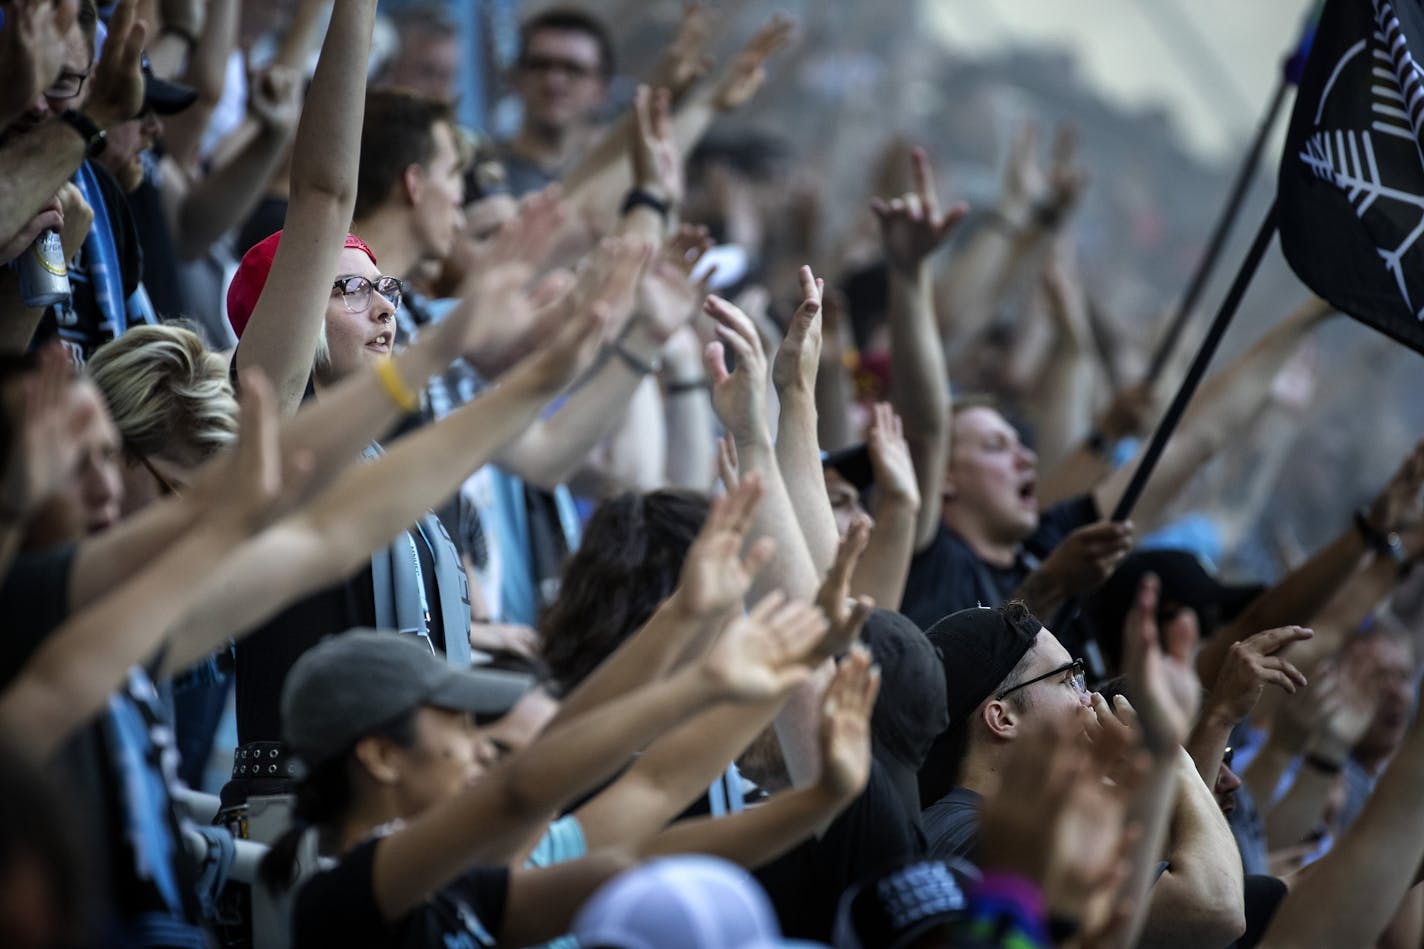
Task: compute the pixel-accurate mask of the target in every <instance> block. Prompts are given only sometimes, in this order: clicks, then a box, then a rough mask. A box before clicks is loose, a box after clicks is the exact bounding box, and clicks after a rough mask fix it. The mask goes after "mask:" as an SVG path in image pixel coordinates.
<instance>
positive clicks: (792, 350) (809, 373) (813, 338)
mask: <svg viewBox="0 0 1424 949" xmlns="http://www.w3.org/2000/svg"><path fill="white" fill-rule="evenodd" d="M797 278H798V279H799V280H800V282H801V304H800V305H799V306H798V307H797V308H796V312H795V313H793V314H792V316H791V323H790V325H789V326H787V329H786V335H785V336H784V337H783V338H782V340H781V345H780V346H778V347H777V348H776V358H775V359H774V360H773V361H772V364H771V381H772V383H773V384H775V386H776V391H777V392H785V391H786V390H788V389H793V388H794V389H797V390H798V391H801V392H804V393H808V394H810V393H814V392H815V389H816V369H817V367H818V365H819V364H820V359H821V292H822V290H823V289H824V287H825V281H823V280H822V279H821V278H820V277H817V276H816V275H815V274H814V273H812V272H811V268H810V267H802V268H801V270H800V271H799V272H798V273H797Z"/></svg>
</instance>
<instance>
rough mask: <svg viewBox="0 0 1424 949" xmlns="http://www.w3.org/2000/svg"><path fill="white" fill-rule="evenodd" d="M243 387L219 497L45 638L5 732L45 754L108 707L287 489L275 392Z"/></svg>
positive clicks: (1, 702) (2, 707)
mask: <svg viewBox="0 0 1424 949" xmlns="http://www.w3.org/2000/svg"><path fill="white" fill-rule="evenodd" d="M245 382H246V383H247V384H246V385H244V387H243V396H242V398H243V402H242V405H243V411H242V419H241V431H240V433H239V443H238V449H237V452H236V454H235V455H234V456H232V457H231V458H229V459H226V463H225V464H224V466H223V472H222V474H223V477H222V479H221V487H222V488H224V489H225V490H223V491H222V492H221V494H220V496H219V497H218V499H217V503H214V504H210V505H207V506H206V507H205V510H204V515H203V517H201V518H200V519H199V520H198V522H197V523H196V524H195V525H194V529H193V530H190V531H187V532H186V533H185V534H184V535H183V536H182V537H181V538H180V539H178V540H177V542H176V543H173V544H172V545H170V546H169V547H168V548H167V549H166V550H165V551H164V552H163V553H162V554H161V555H160V556H157V557H155V558H154V559H152V560H150V561H148V562H147V565H146V566H145V567H144V568H143V569H142V570H140V571H139V572H138V573H136V574H135V575H134V576H133V578H132V579H130V580H129V581H128V582H127V583H125V584H124V585H123V586H122V587H119V588H118V589H116V590H115V591H114V592H112V593H110V594H108V595H107V596H105V597H103V598H102V599H99V600H97V601H96V602H94V603H93V604H91V605H89V606H88V607H87V608H85V609H83V610H81V611H79V612H78V613H76V614H74V615H73V616H72V617H71V618H70V619H69V620H68V621H66V622H65V623H64V625H62V626H61V627H60V628H59V629H58V630H57V631H56V632H55V633H54V635H52V636H50V637H49V638H47V639H46V640H45V642H44V643H43V644H42V645H41V646H40V648H39V649H38V650H37V651H36V653H35V654H34V656H33V657H31V659H30V661H29V662H28V663H26V665H25V667H24V668H23V669H22V670H21V672H20V674H19V676H18V677H17V678H16V679H15V680H14V681H13V682H12V683H11V684H10V686H9V687H8V688H7V689H6V690H5V692H4V693H3V695H0V728H3V729H4V731H5V733H6V734H8V735H10V736H12V738H14V739H15V740H17V741H22V742H23V743H24V745H25V747H26V749H27V750H28V751H29V752H30V753H31V754H33V755H34V756H35V758H36V759H37V760H45V759H47V758H48V757H49V756H50V755H51V754H52V753H53V752H54V751H55V749H57V748H58V747H59V746H60V744H62V743H63V742H64V741H65V739H66V738H67V737H68V736H69V735H70V734H72V733H73V732H74V730H75V729H77V728H79V727H80V726H81V725H83V724H84V722H86V721H88V720H89V719H90V718H92V717H93V716H94V715H95V714H96V713H98V711H99V710H100V709H101V708H102V707H103V703H104V700H105V698H106V697H107V696H108V695H109V693H110V692H112V691H113V690H114V688H115V687H116V686H117V685H118V683H119V682H120V681H121V680H122V679H123V676H124V673H125V671H126V670H127V669H129V668H130V667H131V666H133V665H134V664H135V663H138V662H142V661H144V660H145V659H148V658H150V656H151V655H152V653H153V651H154V650H155V649H157V648H158V646H159V644H160V643H161V641H162V636H161V631H162V630H164V629H166V628H167V627H168V625H169V624H170V623H171V622H173V621H174V620H175V619H177V618H178V617H179V616H181V615H182V614H183V612H184V611H185V610H187V609H188V608H189V607H191V606H192V604H193V603H194V602H196V601H197V600H198V598H199V597H200V596H201V595H202V590H203V583H202V581H203V579H204V578H205V577H207V576H209V575H211V574H213V573H215V572H217V571H218V570H219V569H220V567H221V565H222V564H223V563H224V562H225V561H226V560H227V559H228V558H229V557H230V556H231V555H232V553H233V550H234V548H236V547H237V546H238V545H239V544H240V543H241V542H242V541H243V540H244V539H245V538H246V537H248V536H249V535H250V534H251V533H252V531H253V530H255V529H256V528H257V527H258V526H259V525H260V523H261V522H262V519H263V518H264V517H265V516H266V515H267V513H268V512H269V511H270V509H271V508H272V506H273V504H274V503H275V502H276V501H277V498H278V496H279V494H280V492H281V485H282V474H281V468H282V465H281V458H280V453H279V450H278V447H277V422H276V415H275V412H274V410H273V400H272V395H271V390H270V389H269V388H268V387H267V386H266V384H265V383H264V382H263V380H261V379H260V378H259V377H255V376H254V377H249V378H248V379H246V380H245Z"/></svg>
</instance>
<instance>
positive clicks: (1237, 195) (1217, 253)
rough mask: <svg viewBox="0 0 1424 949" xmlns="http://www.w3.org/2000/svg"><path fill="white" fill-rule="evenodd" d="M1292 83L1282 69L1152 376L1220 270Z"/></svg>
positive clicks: (1157, 354)
mask: <svg viewBox="0 0 1424 949" xmlns="http://www.w3.org/2000/svg"><path fill="white" fill-rule="evenodd" d="M1291 85H1292V83H1291V81H1290V79H1289V77H1288V75H1287V71H1286V70H1285V69H1282V70H1281V72H1280V75H1279V76H1278V77H1277V79H1276V88H1275V91H1274V92H1272V93H1271V101H1270V104H1269V105H1268V106H1266V112H1265V114H1264V115H1263V116H1261V121H1260V123H1259V124H1258V125H1257V127H1256V137H1255V138H1254V139H1252V141H1251V147H1250V148H1249V149H1247V151H1246V157H1245V159H1244V160H1243V161H1242V162H1241V167H1240V168H1238V169H1237V171H1236V179H1235V180H1234V181H1233V182H1232V184H1231V192H1230V194H1229V195H1228V196H1227V198H1226V204H1225V205H1224V206H1223V207H1222V209H1221V214H1220V215H1219V216H1218V217H1217V219H1216V224H1215V225H1214V226H1213V227H1212V231H1211V236H1210V237H1209V238H1208V239H1207V242H1206V250H1205V251H1203V253H1202V256H1201V259H1200V260H1199V261H1197V267H1196V270H1195V271H1193V272H1192V278H1191V280H1190V281H1188V283H1187V289H1186V291H1185V292H1183V293H1182V297H1181V300H1180V301H1179V302H1178V303H1177V308H1176V310H1175V311H1173V313H1172V319H1171V322H1170V323H1169V324H1168V327H1167V334H1166V335H1165V336H1164V337H1162V342H1161V343H1160V344H1159V345H1158V347H1157V351H1156V352H1155V353H1153V354H1152V362H1151V363H1150V365H1149V368H1148V370H1147V378H1148V379H1158V378H1161V375H1162V371H1163V370H1164V369H1165V368H1166V367H1167V360H1168V359H1170V358H1171V356H1172V351H1173V350H1175V349H1176V348H1177V344H1178V343H1179V342H1181V339H1182V333H1183V332H1184V331H1185V330H1186V328H1187V321H1188V320H1190V319H1191V316H1192V311H1193V310H1195V309H1196V306H1197V301H1198V300H1199V299H1201V295H1202V291H1203V290H1205V289H1206V285H1207V281H1208V280H1210V279H1211V274H1212V271H1214V270H1215V269H1216V263H1217V261H1218V260H1219V259H1220V258H1221V252H1222V250H1223V249H1225V247H1226V242H1227V238H1229V237H1230V236H1231V230H1232V228H1233V227H1235V226H1236V218H1237V217H1238V216H1239V215H1240V213H1241V208H1242V205H1244V204H1245V203H1246V192H1247V191H1248V190H1249V189H1250V187H1251V182H1252V181H1253V180H1254V179H1255V177H1256V167H1257V166H1258V165H1259V164H1260V163H1261V153H1262V152H1264V151H1265V150H1266V140H1267V139H1269V138H1270V137H1271V129H1272V128H1273V127H1274V126H1275V124H1276V117H1277V116H1278V115H1280V113H1281V107H1282V106H1284V105H1285V102H1286V91H1287V89H1289V88H1290V86H1291Z"/></svg>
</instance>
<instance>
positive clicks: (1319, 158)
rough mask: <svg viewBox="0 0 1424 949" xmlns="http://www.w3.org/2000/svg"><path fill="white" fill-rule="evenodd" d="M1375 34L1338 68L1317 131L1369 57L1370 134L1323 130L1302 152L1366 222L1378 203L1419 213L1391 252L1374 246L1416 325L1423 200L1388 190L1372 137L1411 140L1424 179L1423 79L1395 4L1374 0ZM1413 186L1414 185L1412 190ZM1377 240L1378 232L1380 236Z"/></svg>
mask: <svg viewBox="0 0 1424 949" xmlns="http://www.w3.org/2000/svg"><path fill="white" fill-rule="evenodd" d="M1373 2H1374V11H1375V30H1374V35H1373V42H1370V43H1369V44H1368V50H1367V49H1366V47H1367V43H1366V41H1365V40H1360V41H1359V42H1358V43H1356V44H1355V45H1353V46H1351V47H1350V48H1349V49H1347V50H1346V51H1345V52H1344V53H1343V54H1342V55H1341V56H1340V59H1339V60H1338V61H1337V62H1336V63H1335V68H1334V69H1332V70H1331V72H1330V78H1329V80H1328V81H1327V82H1326V83H1325V88H1324V89H1322V90H1321V93H1320V102H1319V104H1318V106H1317V108H1316V112H1315V124H1316V126H1317V127H1318V126H1319V125H1320V119H1321V115H1322V114H1323V112H1324V110H1325V102H1326V100H1327V99H1329V98H1330V92H1331V90H1332V89H1334V87H1335V82H1336V80H1338V79H1339V78H1340V76H1341V74H1342V73H1343V72H1344V71H1345V68H1346V67H1347V66H1348V65H1349V64H1350V63H1351V61H1352V60H1354V59H1355V58H1356V57H1358V56H1360V55H1362V54H1365V53H1366V52H1367V51H1368V54H1369V57H1370V63H1369V67H1370V79H1371V82H1370V113H1371V116H1372V119H1371V122H1370V128H1368V129H1359V130H1357V129H1343V130H1342V129H1334V130H1330V129H1319V130H1318V131H1316V132H1315V133H1314V134H1313V135H1311V136H1310V137H1309V138H1308V139H1306V141H1305V150H1304V151H1302V152H1299V153H1298V157H1299V158H1300V160H1301V161H1303V162H1304V163H1305V164H1306V166H1307V167H1309V169H1310V171H1311V172H1312V173H1313V174H1314V175H1315V176H1316V177H1318V178H1322V179H1324V180H1326V181H1330V182H1333V183H1334V184H1335V186H1336V187H1338V188H1339V189H1340V190H1342V191H1344V192H1345V194H1346V196H1347V197H1348V199H1349V201H1350V204H1351V205H1352V206H1353V207H1354V209H1355V215H1356V217H1358V218H1360V219H1361V220H1362V221H1363V220H1365V215H1366V214H1368V213H1369V212H1370V211H1371V209H1373V208H1375V206H1376V204H1377V203H1384V202H1392V203H1394V204H1397V205H1404V206H1406V207H1409V208H1413V209H1414V210H1415V213H1416V214H1417V220H1416V221H1415V223H1414V226H1413V227H1412V228H1411V229H1410V230H1409V231H1408V232H1407V233H1406V234H1405V235H1404V237H1403V239H1401V240H1400V241H1399V243H1398V244H1397V245H1396V246H1395V247H1393V248H1389V249H1386V248H1384V247H1378V246H1377V247H1376V248H1375V249H1376V251H1378V253H1379V255H1380V258H1381V260H1383V262H1384V265H1385V269H1386V270H1388V271H1389V273H1390V274H1391V275H1392V276H1393V277H1394V280H1395V283H1396V285H1397V286H1398V287H1399V294H1400V296H1401V297H1402V298H1403V299H1404V305H1405V306H1406V307H1408V308H1409V312H1411V313H1413V314H1414V317H1415V319H1418V320H1424V309H1421V308H1417V307H1415V305H1414V303H1413V301H1412V300H1410V297H1409V287H1408V285H1407V284H1406V283H1405V279H1404V265H1403V259H1404V255H1405V254H1407V253H1408V252H1409V251H1410V250H1411V249H1413V247H1414V246H1415V245H1416V244H1417V243H1418V242H1419V240H1420V238H1421V237H1424V195H1419V194H1415V193H1414V192H1413V191H1410V190H1408V188H1401V187H1394V186H1391V185H1389V184H1387V183H1386V182H1385V181H1384V179H1383V178H1382V176H1381V174H1380V168H1379V162H1378V160H1377V158H1376V153H1375V139H1374V137H1373V136H1372V134H1371V133H1377V134H1380V135H1386V136H1390V137H1393V138H1400V139H1405V140H1407V141H1409V142H1410V144H1411V145H1412V146H1413V148H1414V153H1415V156H1416V157H1417V159H1418V162H1419V166H1418V168H1417V169H1416V171H1415V175H1416V176H1419V177H1424V148H1421V146H1420V142H1421V141H1424V136H1421V134H1420V129H1421V123H1424V75H1422V74H1421V73H1420V70H1419V66H1418V65H1416V64H1415V62H1414V57H1413V56H1411V55H1410V53H1409V47H1408V46H1407V45H1406V44H1405V41H1404V31H1403V30H1402V29H1400V26H1399V19H1398V18H1397V17H1396V16H1395V13H1394V7H1393V5H1392V4H1391V3H1390V0H1373ZM1410 184H1411V185H1412V184H1413V183H1412V182H1411V183H1410ZM1375 231H1376V233H1377V232H1378V229H1375Z"/></svg>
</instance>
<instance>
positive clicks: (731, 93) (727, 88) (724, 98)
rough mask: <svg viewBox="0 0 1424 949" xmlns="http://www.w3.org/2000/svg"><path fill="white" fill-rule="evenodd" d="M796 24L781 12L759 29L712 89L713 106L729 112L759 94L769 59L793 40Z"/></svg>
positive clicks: (764, 79)
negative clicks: (792, 35)
mask: <svg viewBox="0 0 1424 949" xmlns="http://www.w3.org/2000/svg"><path fill="white" fill-rule="evenodd" d="M795 26H796V24H795V22H794V21H793V20H791V19H790V18H789V17H785V16H782V15H781V14H779V13H778V14H777V15H776V16H774V17H772V18H771V20H770V21H769V22H768V23H767V24H766V25H765V26H763V27H762V28H761V29H759V30H757V32H756V34H755V35H754V36H752V38H751V39H750V40H748V41H747V45H746V46H743V47H742V50H741V52H739V53H737V55H736V57H735V58H734V59H733V60H732V62H731V64H730V65H729V66H728V67H727V69H726V71H725V72H724V73H723V75H722V76H721V77H719V78H718V80H717V85H716V88H715V89H714V90H713V93H712V105H713V107H714V108H716V109H718V110H719V111H722V112H730V111H731V110H732V109H737V108H740V107H741V106H743V105H745V104H746V103H747V100H749V99H750V98H751V97H752V96H754V95H756V94H757V90H759V89H760V88H761V85H762V83H763V82H765V81H766V61H767V60H768V59H770V58H771V57H772V56H773V55H774V54H775V53H777V52H779V51H780V50H781V49H782V48H783V47H785V46H786V44H788V43H790V42H791V34H792V31H793V30H794V29H795Z"/></svg>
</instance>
